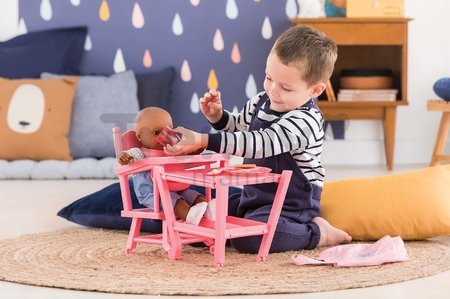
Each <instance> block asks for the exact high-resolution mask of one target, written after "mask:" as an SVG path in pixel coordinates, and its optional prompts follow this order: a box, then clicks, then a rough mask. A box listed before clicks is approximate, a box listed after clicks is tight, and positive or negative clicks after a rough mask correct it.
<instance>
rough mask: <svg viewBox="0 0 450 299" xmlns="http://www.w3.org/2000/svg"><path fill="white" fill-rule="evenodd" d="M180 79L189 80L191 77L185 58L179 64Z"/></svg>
mask: <svg viewBox="0 0 450 299" xmlns="http://www.w3.org/2000/svg"><path fill="white" fill-rule="evenodd" d="M180 75H181V80H183V81H184V82H189V81H191V79H192V73H191V68H190V66H189V62H188V61H187V60H186V59H185V60H184V61H183V64H182V65H181V70H180Z"/></svg>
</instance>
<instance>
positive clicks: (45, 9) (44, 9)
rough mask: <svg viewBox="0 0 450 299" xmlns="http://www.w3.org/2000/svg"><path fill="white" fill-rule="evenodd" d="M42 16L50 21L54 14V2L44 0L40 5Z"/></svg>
mask: <svg viewBox="0 0 450 299" xmlns="http://www.w3.org/2000/svg"><path fill="white" fill-rule="evenodd" d="M40 13H41V18H42V19H43V20H45V21H50V20H51V19H52V16H53V11H52V4H51V3H50V0H42V1H41V7H40Z"/></svg>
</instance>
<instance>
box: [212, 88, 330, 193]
mask: <svg viewBox="0 0 450 299" xmlns="http://www.w3.org/2000/svg"><path fill="white" fill-rule="evenodd" d="M265 98H266V97H264V92H262V93H260V94H258V95H256V96H255V97H253V98H252V99H250V100H249V101H248V102H247V104H246V105H245V107H244V108H243V109H242V110H241V112H240V113H238V114H233V113H230V112H228V111H225V110H224V114H223V116H222V118H221V119H220V120H219V122H217V123H215V124H212V125H213V127H214V129H216V130H219V131H222V132H220V133H212V134H209V142H208V149H211V150H214V151H216V152H220V153H225V152H226V153H229V154H232V155H236V156H241V157H244V158H252V159H261V158H265V157H270V156H275V155H279V154H281V153H286V152H290V153H291V155H292V157H293V158H294V160H295V161H296V162H297V165H298V166H299V168H300V169H301V171H302V172H303V173H304V174H305V176H306V178H307V179H308V180H309V181H310V182H311V183H314V184H316V185H319V186H321V187H322V185H323V179H324V176H325V170H324V169H323V167H322V164H321V154H322V144H323V139H324V129H323V125H324V119H323V116H322V113H321V112H320V111H319V110H318V109H314V108H309V107H299V108H297V109H294V110H291V111H288V112H284V113H280V112H276V111H273V110H270V109H269V104H270V100H269V99H267V100H266V101H265V103H263V105H262V107H261V109H260V110H259V111H258V114H257V116H256V117H258V118H259V119H260V120H262V121H268V122H272V124H271V125H270V126H269V127H268V128H266V129H265V130H259V131H248V128H249V125H250V121H251V119H252V116H253V114H254V113H255V107H256V105H257V104H258V102H259V101H260V100H261V99H265Z"/></svg>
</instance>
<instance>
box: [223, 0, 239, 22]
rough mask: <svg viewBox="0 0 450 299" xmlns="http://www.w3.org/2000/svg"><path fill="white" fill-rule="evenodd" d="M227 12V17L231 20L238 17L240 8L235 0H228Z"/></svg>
mask: <svg viewBox="0 0 450 299" xmlns="http://www.w3.org/2000/svg"><path fill="white" fill-rule="evenodd" d="M225 13H226V15H227V18H229V19H231V20H234V19H236V18H237V17H238V15H239V10H238V7H237V5H236V1H235V0H227V6H226V9H225Z"/></svg>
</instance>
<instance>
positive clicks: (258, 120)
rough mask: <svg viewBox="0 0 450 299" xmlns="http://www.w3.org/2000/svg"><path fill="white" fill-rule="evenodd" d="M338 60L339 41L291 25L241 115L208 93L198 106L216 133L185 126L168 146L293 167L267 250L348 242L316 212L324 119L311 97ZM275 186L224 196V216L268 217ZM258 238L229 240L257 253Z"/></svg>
mask: <svg viewBox="0 0 450 299" xmlns="http://www.w3.org/2000/svg"><path fill="white" fill-rule="evenodd" d="M336 58H337V46H336V44H335V43H334V42H333V41H332V40H330V39H329V38H328V37H327V36H325V35H324V34H323V33H322V32H320V31H318V30H316V29H313V28H311V27H307V26H297V27H292V28H290V29H288V30H287V31H285V32H284V33H283V34H282V35H281V36H280V37H279V38H278V39H277V40H276V42H275V44H274V46H273V48H272V50H271V52H270V53H269V56H268V58H267V63H266V77H265V80H264V92H261V93H259V94H258V95H256V96H255V97H253V98H252V99H250V100H249V101H248V102H247V104H246V105H245V107H244V108H243V109H242V111H241V112H240V114H239V115H234V114H231V113H229V112H228V111H225V110H223V109H222V103H221V96H220V92H218V91H215V90H210V91H209V92H207V93H205V95H204V96H203V97H202V98H201V99H200V108H201V110H202V112H203V114H204V115H205V116H206V118H207V119H208V121H209V122H210V123H211V125H212V126H213V127H214V128H215V129H216V130H220V131H222V132H220V133H211V134H199V133H197V132H193V131H190V130H187V129H185V128H181V127H179V128H177V129H176V130H175V131H177V132H179V133H181V134H183V139H182V141H181V142H179V143H178V144H176V145H174V146H166V147H165V151H166V153H167V154H170V155H180V154H185V153H187V152H191V151H194V150H197V149H199V148H206V149H209V150H213V151H216V152H219V153H229V154H233V155H237V156H242V157H244V158H245V160H244V163H251V164H256V165H257V166H265V167H269V168H271V169H272V171H273V172H274V173H281V172H282V171H283V170H285V169H290V170H293V175H292V178H291V181H290V184H289V188H288V192H287V195H286V199H285V202H284V205H283V210H282V212H281V215H280V219H279V221H278V225H277V229H276V232H275V236H274V239H273V242H272V246H271V248H270V252H283V251H288V250H299V249H314V248H316V247H317V246H324V245H335V244H339V243H344V242H350V241H351V237H350V236H349V235H348V234H347V233H346V232H344V231H342V230H339V229H337V228H335V227H333V226H331V224H329V223H328V222H327V221H326V220H325V219H323V218H321V217H319V215H320V196H321V192H322V186H323V178H324V174H325V171H324V169H323V167H322V165H321V161H320V156H321V152H322V143H323V138H324V130H323V122H324V120H323V116H322V113H321V112H320V110H319V108H318V107H317V106H316V105H315V104H314V102H313V101H312V100H311V99H312V98H316V97H318V96H319V95H320V94H321V93H322V92H323V91H324V90H325V82H326V81H327V80H328V79H329V78H330V76H331V74H332V72H333V68H334V63H335V61H336ZM276 188H277V186H276V185H275V184H259V185H250V186H245V188H244V190H243V192H242V194H240V197H230V201H229V215H234V216H238V217H244V218H247V219H252V220H256V221H264V222H267V219H268V216H269V213H270V209H271V204H272V201H273V198H274V195H275V191H276ZM260 243H261V236H255V237H245V238H239V239H232V240H231V245H232V246H233V247H234V248H236V249H237V250H238V251H240V252H246V253H257V252H258V249H259V245H260Z"/></svg>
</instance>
